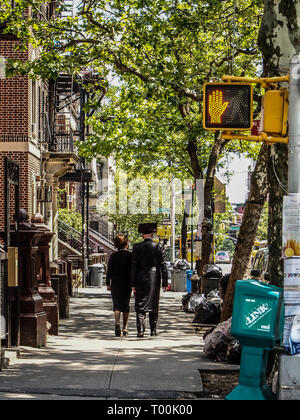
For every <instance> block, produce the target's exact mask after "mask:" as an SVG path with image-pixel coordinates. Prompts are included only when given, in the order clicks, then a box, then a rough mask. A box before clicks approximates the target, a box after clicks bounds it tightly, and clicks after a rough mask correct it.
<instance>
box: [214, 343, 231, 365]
mask: <svg viewBox="0 0 300 420" xmlns="http://www.w3.org/2000/svg"><path fill="white" fill-rule="evenodd" d="M229 343H230V340H229V339H228V338H226V337H223V338H222V340H220V342H219V343H218V344H217V345H216V348H215V353H216V354H215V360H216V362H222V363H225V362H227V352H228V346H229Z"/></svg>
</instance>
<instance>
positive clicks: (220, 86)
mask: <svg viewBox="0 0 300 420" xmlns="http://www.w3.org/2000/svg"><path fill="white" fill-rule="evenodd" d="M203 97H204V106H203V119H204V124H203V125H204V128H205V129H207V130H251V128H252V121H253V88H252V85H251V84H250V83H206V84H205V85H204V95H203Z"/></svg>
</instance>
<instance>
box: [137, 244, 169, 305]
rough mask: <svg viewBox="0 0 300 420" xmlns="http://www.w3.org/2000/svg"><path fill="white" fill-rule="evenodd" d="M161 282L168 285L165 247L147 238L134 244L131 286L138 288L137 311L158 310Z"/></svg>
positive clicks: (165, 285) (164, 285)
mask: <svg viewBox="0 0 300 420" xmlns="http://www.w3.org/2000/svg"><path fill="white" fill-rule="evenodd" d="M161 282H162V286H163V287H167V286H168V271H167V266H166V255H165V250H164V248H163V247H162V246H161V245H160V244H158V243H155V242H153V241H152V240H151V239H146V240H144V242H141V243H139V244H136V245H134V246H133V251H132V264H131V286H132V287H135V289H136V298H135V310H136V312H154V313H157V312H158V307H159V295H160V287H161Z"/></svg>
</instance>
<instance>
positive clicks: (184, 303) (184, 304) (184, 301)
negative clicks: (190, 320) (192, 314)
mask: <svg viewBox="0 0 300 420" xmlns="http://www.w3.org/2000/svg"><path fill="white" fill-rule="evenodd" d="M192 295H193V293H187V294H186V295H184V296H182V299H181V303H182V309H183V310H184V312H189V310H188V303H189V300H190V298H191V297H192Z"/></svg>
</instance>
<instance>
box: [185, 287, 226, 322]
mask: <svg viewBox="0 0 300 420" xmlns="http://www.w3.org/2000/svg"><path fill="white" fill-rule="evenodd" d="M182 307H183V310H184V312H187V313H194V314H195V317H194V320H193V323H194V324H195V323H197V324H208V325H214V324H218V323H219V322H220V317H221V299H220V294H219V291H218V290H214V291H212V292H210V293H209V294H208V295H207V297H205V295H200V294H198V293H188V294H186V295H184V296H183V298H182Z"/></svg>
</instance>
